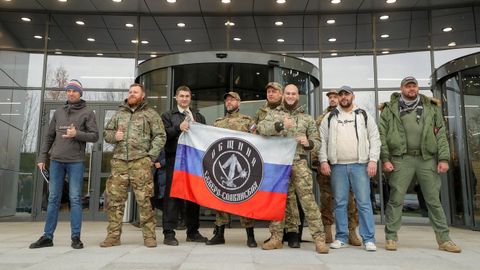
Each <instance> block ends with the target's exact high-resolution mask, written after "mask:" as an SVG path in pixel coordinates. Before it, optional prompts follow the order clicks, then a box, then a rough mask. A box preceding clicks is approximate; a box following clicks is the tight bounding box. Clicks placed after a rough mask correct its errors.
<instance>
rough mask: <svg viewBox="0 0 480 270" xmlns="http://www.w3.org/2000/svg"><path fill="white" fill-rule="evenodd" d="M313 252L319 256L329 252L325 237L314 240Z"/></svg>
mask: <svg viewBox="0 0 480 270" xmlns="http://www.w3.org/2000/svg"><path fill="white" fill-rule="evenodd" d="M315 251H317V252H318V253H320V254H327V253H328V252H329V251H330V248H329V247H328V245H327V244H326V243H325V237H323V236H318V237H316V238H315Z"/></svg>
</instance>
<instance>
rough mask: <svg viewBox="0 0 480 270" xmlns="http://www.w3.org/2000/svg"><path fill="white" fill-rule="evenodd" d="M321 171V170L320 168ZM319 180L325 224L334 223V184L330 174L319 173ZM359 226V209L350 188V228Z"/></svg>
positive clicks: (321, 210) (321, 207) (321, 208)
mask: <svg viewBox="0 0 480 270" xmlns="http://www.w3.org/2000/svg"><path fill="white" fill-rule="evenodd" d="M318 171H320V170H318ZM317 182H318V185H319V186H320V212H321V213H322V221H323V225H333V223H334V221H335V219H334V217H333V202H334V200H333V194H332V185H331V184H330V176H325V175H322V174H320V173H319V174H317ZM357 227H358V211H357V206H356V204H355V199H354V197H353V192H352V190H350V195H349V196H348V229H352V230H353V229H355V228H357Z"/></svg>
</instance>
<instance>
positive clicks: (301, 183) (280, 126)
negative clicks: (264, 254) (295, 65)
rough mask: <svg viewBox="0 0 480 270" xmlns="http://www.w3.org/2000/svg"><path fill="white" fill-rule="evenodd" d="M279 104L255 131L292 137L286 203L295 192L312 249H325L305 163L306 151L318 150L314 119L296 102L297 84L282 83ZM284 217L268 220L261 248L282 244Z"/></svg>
mask: <svg viewBox="0 0 480 270" xmlns="http://www.w3.org/2000/svg"><path fill="white" fill-rule="evenodd" d="M283 99H284V100H283V104H282V105H281V106H278V107H277V108H275V109H273V110H271V111H270V112H269V113H268V114H267V116H266V117H265V119H264V120H263V121H260V123H258V127H257V128H258V132H259V133H260V134H262V135H265V136H285V137H294V138H295V139H296V141H297V149H296V152H295V157H294V159H293V164H292V174H291V176H290V182H289V185H288V194H287V205H289V204H290V203H291V200H296V198H295V194H296V195H298V198H299V200H300V204H301V206H302V208H303V211H304V212H305V218H306V220H307V222H308V227H309V229H310V232H311V234H312V237H313V239H314V241H315V250H316V251H317V252H318V253H328V251H329V248H328V246H327V245H326V244H325V231H324V228H323V224H322V218H321V214H320V210H319V209H318V205H317V203H316V201H315V198H314V196H313V181H312V172H311V170H310V169H309V167H308V165H307V155H308V152H309V151H318V147H319V145H320V141H319V140H320V136H319V134H318V130H317V127H316V126H315V120H314V119H313V118H312V117H311V116H310V115H307V114H305V113H304V110H303V107H302V106H299V104H298V102H299V99H300V95H299V90H298V88H297V86H295V85H293V84H289V85H287V86H285V89H284V96H283ZM284 225H285V221H284V220H282V221H272V222H271V223H270V233H271V237H270V239H269V240H268V241H267V242H266V243H264V244H263V246H262V248H263V249H265V250H271V249H278V248H282V247H283V243H282V236H283V229H284Z"/></svg>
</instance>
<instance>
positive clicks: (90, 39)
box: [87, 37, 95, 42]
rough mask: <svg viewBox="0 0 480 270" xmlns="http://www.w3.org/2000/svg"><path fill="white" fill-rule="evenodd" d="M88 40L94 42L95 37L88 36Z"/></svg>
mask: <svg viewBox="0 0 480 270" xmlns="http://www.w3.org/2000/svg"><path fill="white" fill-rule="evenodd" d="M87 40H88V41H90V42H94V41H95V39H94V38H91V37H89V38H87Z"/></svg>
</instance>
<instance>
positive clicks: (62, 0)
mask: <svg viewBox="0 0 480 270" xmlns="http://www.w3.org/2000/svg"><path fill="white" fill-rule="evenodd" d="M58 2H62V3H65V2H67V0H58Z"/></svg>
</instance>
